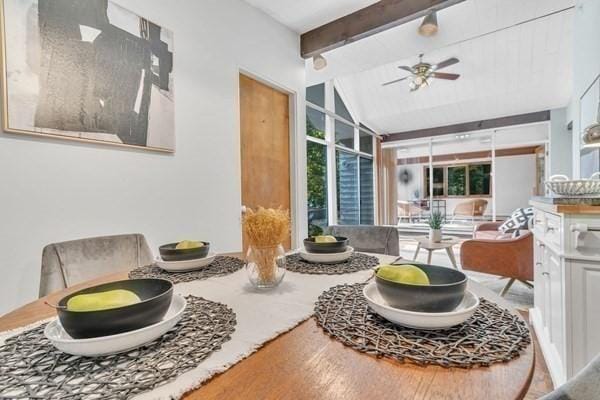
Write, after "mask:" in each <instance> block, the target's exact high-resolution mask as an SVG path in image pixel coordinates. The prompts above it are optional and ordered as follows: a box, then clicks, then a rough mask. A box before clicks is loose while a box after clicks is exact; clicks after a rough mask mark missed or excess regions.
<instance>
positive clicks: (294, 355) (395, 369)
mask: <svg viewBox="0 0 600 400" xmlns="http://www.w3.org/2000/svg"><path fill="white" fill-rule="evenodd" d="M378 257H379V259H380V262H382V263H390V262H392V261H393V260H394V259H395V257H391V256H378ZM122 279H127V273H126V272H123V273H117V274H112V275H107V276H103V277H100V278H97V279H95V280H92V281H89V282H85V283H82V284H78V285H75V286H73V287H70V288H68V289H65V290H62V291H59V292H56V293H53V294H50V295H49V296H46V297H44V298H40V299H38V300H36V301H34V302H32V303H30V304H27V305H25V306H23V307H21V308H18V309H16V310H14V311H12V312H9V313H8V314H5V315H4V316H2V317H0V331H6V330H9V329H14V328H18V327H22V326H25V325H28V324H31V323H33V322H36V321H39V320H42V319H46V318H49V317H52V316H53V315H55V313H56V312H55V310H54V309H52V308H51V307H49V306H48V305H46V304H45V302H46V301H47V302H49V303H51V304H52V303H57V302H58V300H60V299H61V298H62V297H64V296H65V295H66V294H68V293H71V292H73V291H76V290H79V289H82V288H84V287H89V286H94V285H97V284H100V283H105V282H111V281H116V280H122ZM469 289H470V290H471V291H473V292H474V293H475V294H477V295H479V296H481V297H484V298H486V299H488V300H490V301H493V302H495V303H497V304H499V305H500V306H502V307H504V308H507V309H509V310H511V312H513V313H515V314H516V315H518V316H519V318H522V317H521V316H520V315H519V314H518V313H517V312H516V311H515V310H514V309H512V307H511V306H510V304H508V303H507V302H506V301H505V300H504V299H503V298H501V297H500V296H498V295H497V294H496V293H494V292H492V291H490V290H489V289H487V288H485V287H484V286H482V285H480V284H478V283H476V282H474V281H472V280H470V281H469ZM534 366H535V352H534V346H533V338H532V340H531V344H530V345H529V346H528V347H527V348H526V349H525V350H524V351H523V353H522V354H521V355H520V356H519V357H518V358H516V359H513V360H511V361H508V362H504V363H498V364H493V365H492V366H490V367H476V368H470V369H466V368H443V367H439V366H419V365H415V364H411V363H400V362H397V361H394V360H389V359H384V358H376V357H374V356H370V355H367V354H365V353H361V352H358V351H355V350H353V349H351V348H349V347H346V346H344V345H343V344H341V343H340V342H338V341H336V340H334V339H331V338H330V337H329V336H328V335H327V334H325V333H324V332H323V330H322V329H321V328H320V327H319V326H317V324H316V322H315V319H314V318H310V319H308V320H306V321H305V322H303V323H301V324H299V325H298V326H296V327H295V328H293V329H291V330H290V331H289V332H287V333H284V334H282V335H280V336H278V337H277V338H276V339H274V340H272V341H270V342H267V343H265V345H264V346H263V347H261V348H260V349H259V350H258V351H257V352H255V353H254V354H252V355H251V356H249V357H247V358H245V359H243V360H242V361H240V362H238V363H237V364H235V365H233V366H232V367H231V368H229V369H227V370H226V371H225V372H223V373H221V374H219V375H216V376H214V377H213V378H211V379H210V380H208V381H206V382H204V383H202V385H201V386H200V387H199V388H198V389H196V390H193V391H191V392H189V393H187V394H186V395H185V396H184V398H185V399H228V400H231V399H244V400H253V399H261V400H266V399H273V400H274V399H319V400H353V399H378V400H387V399H389V400H392V399H393V400H399V399H406V400H408V399H410V400H425V399H432V400H433V399H436V400H453V399H456V400H459V399H460V400H470V399H477V400H480V399H494V400H515V399H521V398H523V397H524V396H525V394H526V393H527V390H528V388H529V385H530V383H531V379H532V376H533V372H534Z"/></svg>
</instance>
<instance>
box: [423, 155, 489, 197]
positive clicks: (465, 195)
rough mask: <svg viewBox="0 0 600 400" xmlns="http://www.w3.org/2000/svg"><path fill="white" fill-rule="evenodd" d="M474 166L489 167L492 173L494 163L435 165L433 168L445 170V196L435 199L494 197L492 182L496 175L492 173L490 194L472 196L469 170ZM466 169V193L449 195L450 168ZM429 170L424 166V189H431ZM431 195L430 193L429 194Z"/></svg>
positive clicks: (427, 166)
mask: <svg viewBox="0 0 600 400" xmlns="http://www.w3.org/2000/svg"><path fill="white" fill-rule="evenodd" d="M473 165H489V166H490V171H492V168H493V166H492V161H475V162H467V163H453V164H438V165H435V164H434V165H433V168H434V169H435V168H443V170H444V194H443V195H441V196H440V195H434V196H433V198H434V199H441V198H448V199H469V198H491V197H492V180H493V179H494V175H493V174H492V173H491V172H490V190H489V191H490V193H489V194H471V182H470V180H469V170H470V168H469V167H471V166H473ZM457 167H464V168H465V192H466V194H464V195H449V194H448V168H457ZM428 170H429V165H423V188H426V189H428V188H429V186H428V185H429V179H428V176H427V171H428ZM427 193H429V192H427Z"/></svg>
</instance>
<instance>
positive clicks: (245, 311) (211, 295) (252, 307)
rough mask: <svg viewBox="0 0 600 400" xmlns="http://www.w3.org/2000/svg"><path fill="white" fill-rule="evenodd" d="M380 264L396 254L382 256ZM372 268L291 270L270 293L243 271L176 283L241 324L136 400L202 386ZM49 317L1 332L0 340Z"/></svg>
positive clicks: (172, 395)
mask: <svg viewBox="0 0 600 400" xmlns="http://www.w3.org/2000/svg"><path fill="white" fill-rule="evenodd" d="M378 257H379V259H380V261H381V262H391V261H392V260H393V259H394V257H391V256H378ZM371 275H372V271H371V270H366V271H360V272H355V273H352V274H343V275H308V274H298V273H293V272H289V271H288V272H287V273H286V276H285V277H284V280H283V282H282V283H281V284H280V285H279V286H278V287H277V288H275V289H273V290H269V291H263V290H256V289H254V288H253V287H252V286H251V285H250V283H249V282H248V278H247V275H246V271H245V270H244V269H242V270H239V271H237V272H234V273H233V274H230V275H227V276H222V277H217V278H209V279H206V280H203V281H192V282H186V283H180V284H177V285H175V292H176V293H179V294H182V295H189V294H191V295H195V296H199V297H203V298H205V299H207V300H212V301H217V302H220V303H224V304H226V305H227V306H228V307H230V308H232V309H233V311H234V312H235V313H236V319H237V325H236V328H235V332H234V333H233V335H232V336H231V340H230V341H228V342H226V343H225V344H224V345H223V347H222V348H221V349H220V350H219V351H216V352H214V353H213V354H211V355H210V356H209V357H208V358H207V359H206V360H204V361H203V362H202V363H200V365H198V367H196V368H194V369H193V370H190V371H188V372H186V373H184V374H182V375H180V376H178V377H177V378H176V379H175V380H174V381H172V382H170V383H167V384H165V385H163V386H160V387H157V388H155V389H154V390H152V391H149V392H146V393H143V394H141V395H138V396H136V397H135V399H144V400H146V399H173V398H180V397H181V396H182V395H183V394H185V393H186V392H189V391H190V390H192V389H195V388H197V387H199V386H200V385H201V384H202V382H204V381H206V380H207V379H209V378H210V377H212V376H213V375H215V374H217V373H219V372H223V371H225V370H227V369H228V368H230V367H231V366H233V365H234V364H235V363H237V362H238V361H240V360H242V359H244V358H246V357H248V356H249V355H250V354H252V353H254V352H255V351H256V350H258V349H259V348H260V347H262V345H263V344H264V343H266V342H267V341H269V340H272V339H274V338H276V337H277V336H279V335H280V334H282V333H284V332H287V331H289V330H291V329H292V328H294V327H295V326H297V325H298V324H299V323H301V322H303V321H305V320H306V319H308V318H310V317H311V316H312V315H313V308H314V303H315V301H316V300H317V298H318V297H319V295H320V294H321V293H322V292H323V291H325V290H327V289H328V288H330V287H332V286H335V285H338V284H344V283H357V282H364V281H366V280H367V279H368V278H369V277H370V276H371ZM43 322H44V321H40V322H37V323H36V324H34V325H30V326H28V327H24V328H19V329H16V330H13V331H10V332H5V333H3V334H0V344H2V343H4V341H5V340H6V338H7V337H10V336H13V335H15V334H17V333H20V332H22V331H24V330H26V329H31V328H32V327H33V326H39V325H40V324H41V323H43Z"/></svg>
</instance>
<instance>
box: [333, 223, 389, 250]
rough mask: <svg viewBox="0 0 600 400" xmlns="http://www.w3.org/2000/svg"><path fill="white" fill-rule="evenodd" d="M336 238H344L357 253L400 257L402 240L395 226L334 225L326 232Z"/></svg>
mask: <svg viewBox="0 0 600 400" xmlns="http://www.w3.org/2000/svg"><path fill="white" fill-rule="evenodd" d="M326 231H327V232H328V233H329V234H331V235H334V236H344V237H347V238H348V239H349V241H350V246H352V247H353V248H354V250H356V251H363V252H365V253H377V254H387V255H392V256H398V255H400V238H399V236H398V229H396V227H395V226H374V225H332V226H330V227H328V228H327V230H326Z"/></svg>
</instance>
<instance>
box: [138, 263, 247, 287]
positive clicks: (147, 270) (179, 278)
mask: <svg viewBox="0 0 600 400" xmlns="http://www.w3.org/2000/svg"><path fill="white" fill-rule="evenodd" d="M243 266H244V261H242V260H240V259H239V258H236V257H229V256H216V257H215V260H214V261H213V262H212V263H210V265H207V266H206V267H204V268H202V269H199V270H196V271H187V272H167V271H165V270H164V269H162V268H160V267H159V266H158V265H156V264H151V265H146V266H143V267H137V268H135V269H133V270H132V271H131V272H129V278H130V279H140V278H160V279H167V280H169V281H171V282H173V284H176V283H182V282H190V281H200V280H203V279H207V278H212V277H214V276H223V275H229V274H231V273H233V272H235V271H237V270H239V269H241V268H242V267H243Z"/></svg>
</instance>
